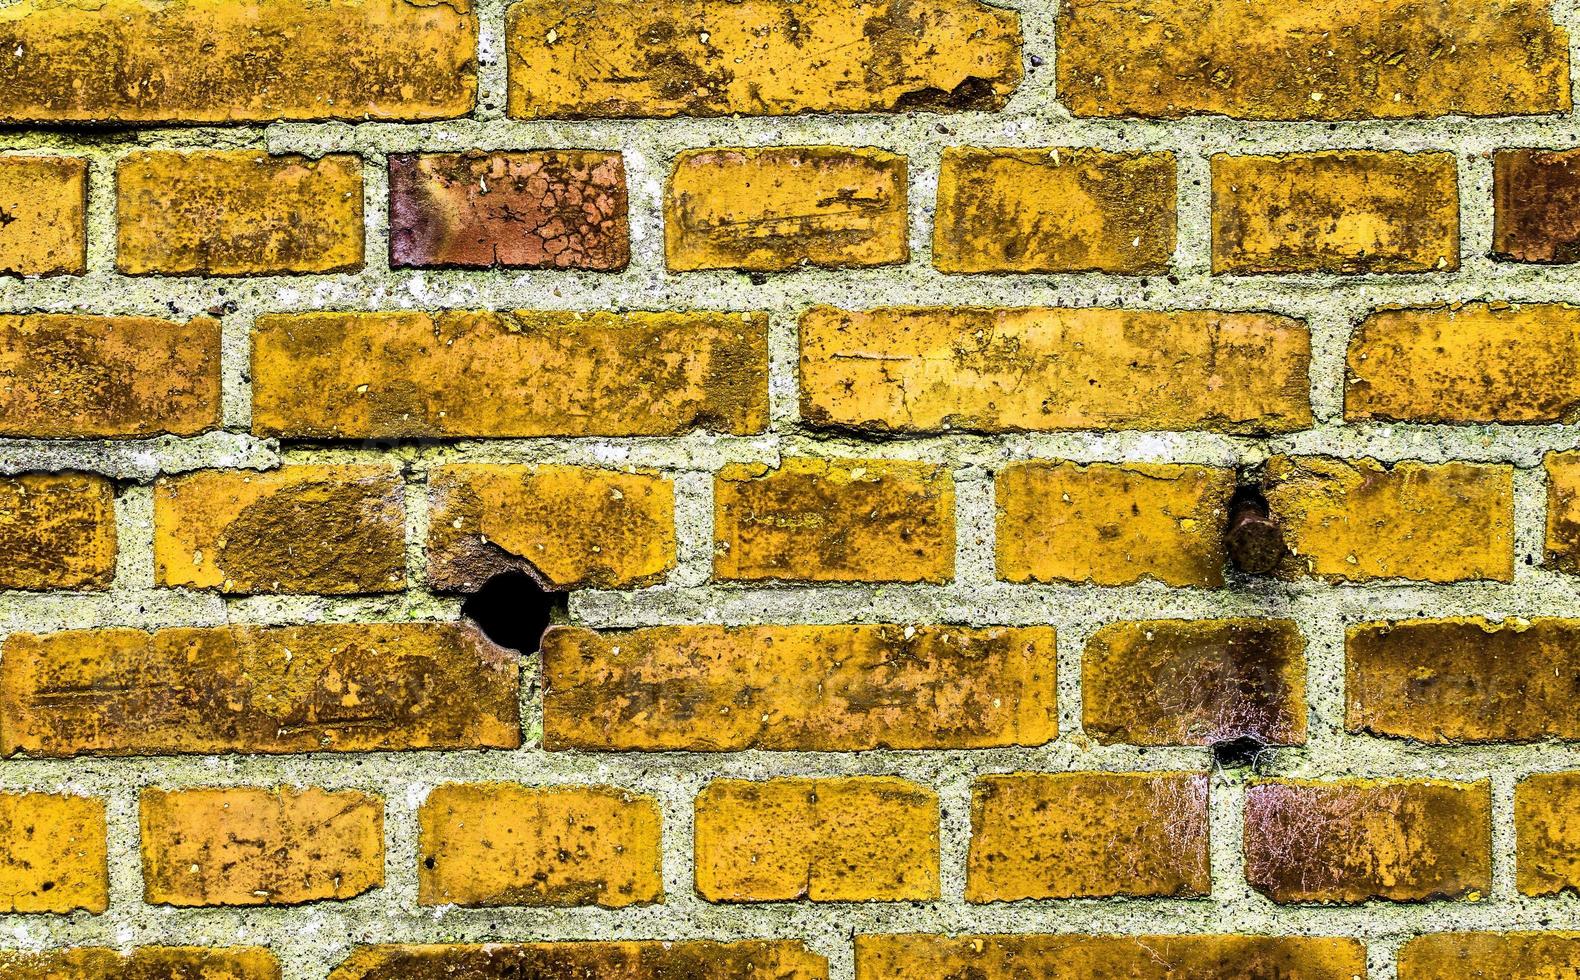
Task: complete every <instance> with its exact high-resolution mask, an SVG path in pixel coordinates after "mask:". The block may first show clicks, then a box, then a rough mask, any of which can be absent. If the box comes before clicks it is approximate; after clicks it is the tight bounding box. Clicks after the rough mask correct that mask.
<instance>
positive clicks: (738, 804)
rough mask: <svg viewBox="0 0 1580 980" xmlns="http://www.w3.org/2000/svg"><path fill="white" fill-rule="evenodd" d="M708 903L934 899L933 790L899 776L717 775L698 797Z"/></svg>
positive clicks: (700, 880) (700, 875) (701, 883)
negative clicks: (757, 779)
mask: <svg viewBox="0 0 1580 980" xmlns="http://www.w3.org/2000/svg"><path fill="white" fill-rule="evenodd" d="M696 845H697V853H696V871H697V894H699V895H701V896H702V897H703V898H704V899H706V900H707V901H710V902H782V901H794V900H796V899H810V900H811V901H814V902H897V901H931V900H934V899H936V898H938V896H939V885H938V796H937V795H936V794H935V793H933V791H932V790H930V789H926V788H925V787H922V786H918V785H917V784H915V783H912V782H909V781H907V780H904V779H895V778H892V777H886V776H854V777H850V778H845V779H773V780H769V781H767V782H760V783H756V782H748V781H746V780H740V779H720V780H717V781H715V782H712V783H709V784H708V787H707V788H706V789H704V790H703V791H702V792H701V793H700V794H699V795H698V796H697V814H696Z"/></svg>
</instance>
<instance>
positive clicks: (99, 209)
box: [72, 146, 129, 276]
mask: <svg viewBox="0 0 1580 980" xmlns="http://www.w3.org/2000/svg"><path fill="white" fill-rule="evenodd" d="M125 152H129V149H128V148H126V147H119V146H111V147H107V148H104V149H100V150H88V151H84V152H74V153H73V154H72V155H74V156H83V157H86V158H87V161H88V177H87V179H88V213H87V246H88V255H87V259H88V263H87V271H88V275H89V276H98V275H108V274H112V273H114V272H115V252H116V202H115V165H116V162H117V161H118V160H119V159H120V158H121V156H122V154H123V153H125Z"/></svg>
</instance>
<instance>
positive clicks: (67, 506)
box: [0, 473, 116, 590]
mask: <svg viewBox="0 0 1580 980" xmlns="http://www.w3.org/2000/svg"><path fill="white" fill-rule="evenodd" d="M115 553H116V532H115V487H114V486H113V485H112V484H111V483H110V481H108V480H106V479H104V478H102V477H97V476H90V475H88V474H83V473H63V474H58V475H57V474H53V473H28V474H24V475H22V476H17V477H0V588H5V589H82V590H93V589H104V588H108V587H109V585H110V582H111V580H112V579H113V578H114V577H115Z"/></svg>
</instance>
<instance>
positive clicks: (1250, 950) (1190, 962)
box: [855, 923, 1366, 980]
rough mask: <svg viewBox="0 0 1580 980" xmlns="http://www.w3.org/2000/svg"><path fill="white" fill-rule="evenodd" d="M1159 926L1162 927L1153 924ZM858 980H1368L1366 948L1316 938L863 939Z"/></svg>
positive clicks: (1351, 942)
mask: <svg viewBox="0 0 1580 980" xmlns="http://www.w3.org/2000/svg"><path fill="white" fill-rule="evenodd" d="M1148 924H1149V925H1150V924H1154V923H1148ZM855 943H856V980H921V978H924V977H926V978H939V977H952V978H956V977H957V978H967V977H969V978H970V980H1029V978H1031V977H1048V978H1053V977H1059V978H1061V980H1062V978H1065V977H1069V978H1072V980H1073V978H1076V977H1105V978H1106V977H1114V978H1118V977H1125V978H1127V980H1187V978H1188V980H1208V978H1213V980H1229V978H1245V980H1250V978H1253V977H1254V978H1258V980H1263V978H1273V977H1277V978H1278V980H1364V977H1365V976H1366V947H1365V946H1363V945H1362V944H1361V943H1359V942H1357V941H1356V940H1354V939H1330V938H1326V937H1310V936H1175V935H1164V936H1154V935H1141V936H1083V935H1074V934H1060V935H1043V936H1039V935H1024V934H1017V935H1005V936H969V935H967V936H954V935H950V936H942V935H858V936H857V937H856V940H855Z"/></svg>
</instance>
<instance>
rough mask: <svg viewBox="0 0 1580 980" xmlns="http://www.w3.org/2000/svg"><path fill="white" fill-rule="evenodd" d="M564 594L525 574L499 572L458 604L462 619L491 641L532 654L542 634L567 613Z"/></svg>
mask: <svg viewBox="0 0 1580 980" xmlns="http://www.w3.org/2000/svg"><path fill="white" fill-rule="evenodd" d="M567 598H568V596H567V594H566V593H564V592H551V591H549V590H548V589H545V588H544V587H543V586H541V585H539V584H538V582H537V580H536V579H534V578H533V577H532V576H530V575H528V574H526V573H525V572H501V573H499V574H498V575H495V576H493V577H492V578H490V579H489V580H488V581H487V582H484V583H483V587H482V588H480V589H478V590H477V591H476V592H474V593H472V594H471V595H470V596H468V597H467V599H466V601H465V602H464V603H462V604H461V615H462V616H465V617H466V618H467V619H470V620H471V621H472V622H474V623H476V624H477V626H478V628H479V629H481V630H482V631H483V634H484V635H485V636H487V637H488V638H489V639H490V640H493V641H494V642H495V643H497V644H499V645H500V646H502V647H507V648H509V649H511V650H517V651H519V652H521V653H533V652H535V651H536V650H537V649H538V645H539V643H540V642H541V641H542V639H543V631H544V630H546V629H548V628H549V623H551V622H553V621H554V620H555V619H559V620H561V621H563V620H564V619H565V618H566V613H567V609H568V606H567Z"/></svg>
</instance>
